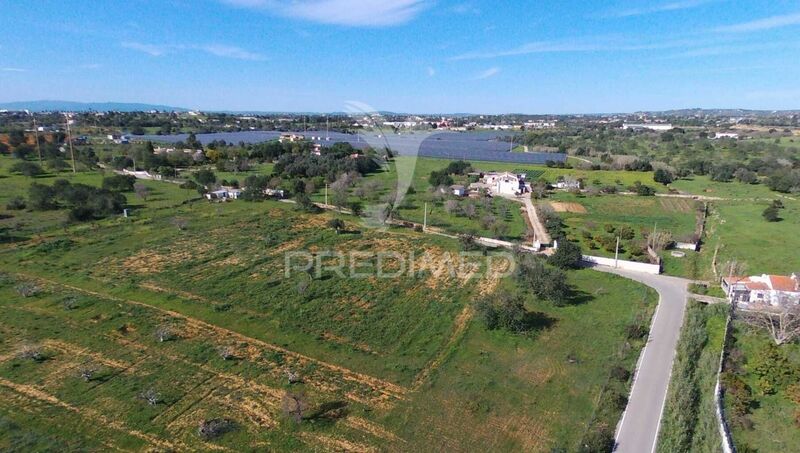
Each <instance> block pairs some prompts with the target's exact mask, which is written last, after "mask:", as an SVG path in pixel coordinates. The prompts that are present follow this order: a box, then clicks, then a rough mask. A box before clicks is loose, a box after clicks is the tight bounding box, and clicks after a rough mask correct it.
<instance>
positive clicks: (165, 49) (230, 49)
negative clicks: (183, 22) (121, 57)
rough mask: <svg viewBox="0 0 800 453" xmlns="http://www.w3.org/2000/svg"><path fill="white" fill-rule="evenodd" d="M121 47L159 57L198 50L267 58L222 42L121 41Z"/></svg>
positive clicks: (237, 56)
mask: <svg viewBox="0 0 800 453" xmlns="http://www.w3.org/2000/svg"><path fill="white" fill-rule="evenodd" d="M121 45H122V47H125V48H126V49H131V50H136V51H139V52H144V53H146V54H148V55H152V56H154V57H160V56H162V55H166V54H168V53H173V52H180V51H187V50H198V51H201V52H205V53H208V54H211V55H214V56H217V57H223V58H234V59H237V60H250V61H263V60H266V59H267V58H266V57H265V56H263V55H260V54H257V53H253V52H250V51H248V50H245V49H242V48H241V47H237V46H228V45H223V44H206V45H185V44H181V45H153V44H142V43H138V42H123V43H122V44H121Z"/></svg>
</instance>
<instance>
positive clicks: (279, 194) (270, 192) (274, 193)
mask: <svg viewBox="0 0 800 453" xmlns="http://www.w3.org/2000/svg"><path fill="white" fill-rule="evenodd" d="M264 195H266V196H268V197H275V198H285V197H286V192H284V191H283V189H264Z"/></svg>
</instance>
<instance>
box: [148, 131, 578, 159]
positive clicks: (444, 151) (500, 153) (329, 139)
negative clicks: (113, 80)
mask: <svg viewBox="0 0 800 453" xmlns="http://www.w3.org/2000/svg"><path fill="white" fill-rule="evenodd" d="M281 134H282V132H278V131H245V132H217V133H212V134H197V140H199V141H200V143H203V144H207V143H209V142H211V141H214V140H224V141H226V142H228V143H239V142H244V143H261V142H266V141H270V140H275V139H277V138H279V137H280V136H281ZM294 134H296V135H302V136H303V137H305V138H306V139H309V140H311V141H313V142H314V143H319V144H322V145H323V146H330V145H332V144H334V143H337V142H346V143H350V144H351V145H352V146H353V147H355V148H359V149H364V148H366V147H367V146H372V147H373V148H377V149H382V148H389V149H391V150H392V151H394V152H395V153H396V154H399V155H401V156H403V155H406V156H407V155H419V156H422V157H435V158H440V159H453V160H458V159H464V160H477V161H490V162H510V163H519V164H539V165H541V164H545V163H546V162H548V161H553V162H564V161H565V160H566V159H567V156H566V154H563V153H549V152H530V153H512V152H511V151H510V150H511V146H512V144H511V142H509V141H505V140H503V139H502V138H503V137H506V136H508V135H510V134H508V133H504V132H467V133H463V132H438V133H425V132H417V133H404V134H394V133H389V134H380V133H374V132H370V133H365V134H358V135H356V134H343V133H341V132H325V131H308V132H294ZM187 138H188V135H187V134H178V135H144V136H137V137H136V139H139V140H151V141H154V142H166V143H176V142H179V141H185V140H186V139H187Z"/></svg>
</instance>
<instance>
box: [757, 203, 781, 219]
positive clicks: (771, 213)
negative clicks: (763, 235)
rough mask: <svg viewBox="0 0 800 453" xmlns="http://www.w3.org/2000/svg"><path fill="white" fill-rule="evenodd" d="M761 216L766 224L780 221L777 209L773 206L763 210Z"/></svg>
mask: <svg viewBox="0 0 800 453" xmlns="http://www.w3.org/2000/svg"><path fill="white" fill-rule="evenodd" d="M761 216H762V217H764V220H766V221H767V222H777V221H779V220H780V219H781V216H780V213H779V212H778V208H776V207H775V206H769V207H767V209H764V212H762V213H761Z"/></svg>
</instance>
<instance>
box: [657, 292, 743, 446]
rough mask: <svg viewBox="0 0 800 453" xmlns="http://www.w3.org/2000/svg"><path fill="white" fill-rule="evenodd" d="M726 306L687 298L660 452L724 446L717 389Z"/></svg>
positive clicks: (660, 432)
mask: <svg viewBox="0 0 800 453" xmlns="http://www.w3.org/2000/svg"><path fill="white" fill-rule="evenodd" d="M726 318H727V307H726V306H723V305H712V306H708V305H705V304H701V303H698V302H689V305H688V306H687V311H686V315H685V320H684V325H683V327H682V329H681V337H680V341H679V342H678V349H677V354H676V356H675V362H674V364H673V368H672V379H671V381H670V387H669V393H668V394H667V401H666V404H665V407H664V416H663V417H662V424H661V429H660V431H659V439H658V451H660V452H674V451H692V452H708V453H713V452H718V451H719V450H720V442H721V440H720V437H719V429H718V427H717V419H716V409H715V404H714V388H715V386H716V379H717V371H718V369H719V360H720V354H721V352H722V347H723V341H724V335H725V322H726Z"/></svg>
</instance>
